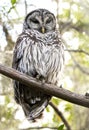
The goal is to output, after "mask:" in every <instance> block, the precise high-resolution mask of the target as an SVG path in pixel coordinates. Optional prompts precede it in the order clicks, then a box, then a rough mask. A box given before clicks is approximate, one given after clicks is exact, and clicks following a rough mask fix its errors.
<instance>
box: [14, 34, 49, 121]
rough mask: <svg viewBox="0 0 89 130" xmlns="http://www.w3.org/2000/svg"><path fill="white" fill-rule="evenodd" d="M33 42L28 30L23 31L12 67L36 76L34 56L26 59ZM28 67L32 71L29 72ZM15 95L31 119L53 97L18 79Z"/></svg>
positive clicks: (15, 83)
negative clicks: (29, 86)
mask: <svg viewBox="0 0 89 130" xmlns="http://www.w3.org/2000/svg"><path fill="white" fill-rule="evenodd" d="M28 44H29V46H28ZM31 44H32V37H31V36H30V34H29V33H28V32H23V33H22V34H21V35H20V36H19V38H18V39H17V42H16V46H15V49H14V54H13V64H12V67H13V68H14V69H16V70H18V71H20V72H22V73H25V74H27V75H30V76H32V77H36V75H37V72H36V70H35V68H34V66H33V62H32V60H31V59H32V58H30V59H28V60H27V59H24V58H26V57H25V56H26V55H27V58H29V57H31V52H28V51H27V50H26V49H28V47H29V50H30V51H32V50H31ZM27 61H29V63H28V65H27V64H26V63H27ZM28 68H29V71H30V72H28ZM14 97H15V100H16V102H17V103H18V104H20V105H21V106H22V108H23V110H24V113H25V115H26V117H27V118H28V119H31V120H33V119H35V118H37V117H38V116H40V115H41V113H42V111H43V110H44V109H45V107H46V106H47V105H48V102H49V100H50V98H51V97H50V96H48V95H46V94H44V93H42V92H39V91H38V90H37V89H35V90H34V89H33V88H30V89H29V88H28V87H27V86H25V85H23V84H22V83H20V82H18V81H14Z"/></svg>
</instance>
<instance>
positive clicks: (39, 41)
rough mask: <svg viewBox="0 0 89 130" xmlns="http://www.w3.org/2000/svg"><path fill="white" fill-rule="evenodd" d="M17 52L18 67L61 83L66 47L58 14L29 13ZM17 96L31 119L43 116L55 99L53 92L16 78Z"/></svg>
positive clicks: (30, 73)
mask: <svg viewBox="0 0 89 130" xmlns="http://www.w3.org/2000/svg"><path fill="white" fill-rule="evenodd" d="M13 55H14V56H13V65H12V66H13V68H14V69H16V70H18V71H20V72H22V73H24V74H26V75H29V76H32V77H34V78H36V77H39V80H41V81H42V80H44V81H45V82H46V83H51V84H54V85H57V83H58V82H59V81H60V77H61V70H62V66H63V63H64V47H63V44H62V42H61V38H60V34H59V32H58V31H57V30H56V19H55V16H54V14H52V13H51V12H49V11H48V10H46V9H37V10H34V11H32V12H30V13H29V14H28V15H27V16H26V17H25V20H24V23H23V31H22V33H21V34H20V35H19V37H18V39H17V42H16V45H15V49H14V53H13ZM14 96H15V100H16V102H17V103H18V104H20V105H21V106H22V108H23V111H24V113H25V115H26V117H27V119H28V120H34V119H36V118H37V117H39V116H40V115H41V113H42V112H43V110H44V109H45V108H46V107H47V105H48V103H49V100H50V99H51V96H50V95H48V94H46V93H44V92H42V91H39V90H37V89H33V88H32V87H31V88H28V87H27V86H26V85H24V84H22V83H20V82H18V81H14Z"/></svg>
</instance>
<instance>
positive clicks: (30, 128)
mask: <svg viewBox="0 0 89 130" xmlns="http://www.w3.org/2000/svg"><path fill="white" fill-rule="evenodd" d="M46 128H47V129H52V130H57V127H46V126H44V127H29V128H26V129H19V130H32V129H35V130H36V129H38V130H39V129H46Z"/></svg>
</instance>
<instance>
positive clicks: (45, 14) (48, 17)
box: [23, 9, 56, 33]
mask: <svg viewBox="0 0 89 130" xmlns="http://www.w3.org/2000/svg"><path fill="white" fill-rule="evenodd" d="M55 28H56V18H55V16H54V14H53V13H51V12H50V11H48V10H46V9H37V10H34V11H32V12H30V13H29V14H28V15H27V16H26V17H25V20H24V24H23V30H26V29H30V30H31V29H32V30H37V31H39V32H40V33H47V32H50V31H54V30H55Z"/></svg>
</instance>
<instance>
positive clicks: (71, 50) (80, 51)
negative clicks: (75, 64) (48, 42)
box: [65, 49, 89, 56]
mask: <svg viewBox="0 0 89 130" xmlns="http://www.w3.org/2000/svg"><path fill="white" fill-rule="evenodd" d="M65 51H68V52H76V53H84V54H86V55H88V56H89V53H88V52H86V51H85V50H79V49H76V50H74V49H66V50H65Z"/></svg>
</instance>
